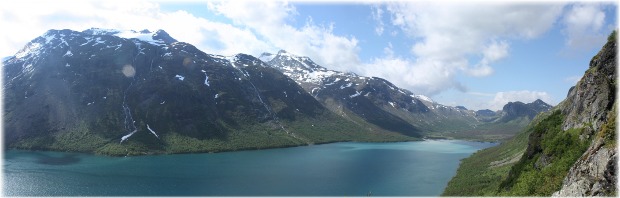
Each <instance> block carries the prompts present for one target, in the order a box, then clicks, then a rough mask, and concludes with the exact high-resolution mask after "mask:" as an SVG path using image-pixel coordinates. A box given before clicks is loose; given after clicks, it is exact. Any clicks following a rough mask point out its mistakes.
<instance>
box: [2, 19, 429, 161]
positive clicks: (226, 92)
mask: <svg viewBox="0 0 620 198" xmlns="http://www.w3.org/2000/svg"><path fill="white" fill-rule="evenodd" d="M3 65H4V66H3V68H4V70H3V75H4V79H5V81H4V84H3V95H4V102H5V104H4V109H3V111H4V112H3V114H4V115H5V116H4V120H3V121H4V132H5V134H4V135H5V136H4V137H5V138H4V140H5V145H8V146H9V147H12V148H24V149H52V150H69V151H82V152H96V153H101V154H113V155H125V154H143V153H178V152H212V151H222V150H238V149H251V148H268V147H281V146H293V145H304V144H313V143H322V142H333V141H386V140H388V141H389V140H391V141H395V140H411V139H415V137H416V136H418V134H416V133H408V134H406V135H407V136H405V135H402V134H398V133H394V132H390V131H388V130H380V131H377V130H369V129H365V128H363V127H362V126H361V125H359V124H356V123H354V122H351V121H347V120H345V119H343V118H341V117H340V116H338V115H335V114H334V113H332V112H331V111H329V110H327V109H326V108H325V107H324V106H323V105H322V104H321V103H319V102H318V101H316V100H315V99H314V98H313V97H312V96H311V95H309V94H308V93H307V92H306V91H305V90H304V89H302V88H301V87H299V85H297V83H295V82H294V81H293V80H291V79H290V78H288V77H287V76H285V75H283V74H282V73H281V72H279V71H277V70H276V69H273V68H271V67H269V66H268V65H266V64H265V63H264V62H263V61H261V60H259V59H257V58H255V57H253V56H250V55H245V54H237V55H234V56H220V55H213V54H207V53H204V52H202V51H200V50H198V49H197V48H195V47H194V46H192V45H191V44H188V43H183V42H178V41H177V40H175V39H174V38H172V37H170V36H169V35H168V34H167V33H166V32H165V31H163V30H158V31H156V32H150V31H148V30H143V31H121V30H109V29H96V28H93V29H88V30H85V31H82V32H78V31H73V30H50V31H48V32H46V33H45V34H44V35H42V36H40V37H37V38H35V39H34V40H32V41H31V42H30V43H28V44H27V45H26V46H25V47H24V48H23V49H22V50H20V51H19V52H18V53H16V54H15V55H14V56H12V57H10V58H8V59H7V60H5V61H3Z"/></svg>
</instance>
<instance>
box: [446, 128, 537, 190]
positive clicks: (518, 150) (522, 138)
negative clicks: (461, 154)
mask: <svg viewBox="0 0 620 198" xmlns="http://www.w3.org/2000/svg"><path fill="white" fill-rule="evenodd" d="M531 131H532V130H531V129H529V130H526V131H525V132H523V133H519V134H518V135H516V136H515V137H514V138H512V139H511V140H509V141H506V142H503V143H502V144H500V145H498V146H495V147H491V148H488V149H484V150H480V151H478V152H476V153H474V154H472V156H470V157H468V158H465V159H463V160H462V161H461V165H460V166H459V169H458V170H457V173H456V176H454V178H452V180H450V182H449V183H448V186H447V187H446V189H445V190H444V192H443V194H442V196H493V195H495V192H496V189H498V187H499V184H500V181H502V180H503V179H504V178H506V177H507V176H508V172H509V171H510V167H511V166H512V165H513V164H514V163H516V162H517V161H518V160H519V159H520V158H521V155H522V154H523V152H524V151H525V149H526V146H527V137H528V136H529V134H530V133H531Z"/></svg>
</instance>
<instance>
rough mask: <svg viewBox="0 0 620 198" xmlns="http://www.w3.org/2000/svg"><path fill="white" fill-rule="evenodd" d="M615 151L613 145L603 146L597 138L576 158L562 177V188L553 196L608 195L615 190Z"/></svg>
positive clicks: (616, 165) (602, 142) (616, 164)
mask: <svg viewBox="0 0 620 198" xmlns="http://www.w3.org/2000/svg"><path fill="white" fill-rule="evenodd" d="M617 158H618V157H617V151H616V149H615V147H613V148H608V147H605V146H604V141H602V140H600V139H599V140H598V141H596V142H595V143H594V145H592V146H591V147H590V148H588V151H586V153H584V155H583V157H582V159H580V160H578V161H577V162H576V163H575V165H573V167H572V168H571V169H570V171H569V173H568V176H567V177H566V178H565V179H564V182H563V185H562V189H561V190H560V191H558V192H555V193H553V196H559V197H575V196H610V195H613V194H614V193H615V192H617V189H615V188H616V180H617V176H616V169H617V167H618V163H617Z"/></svg>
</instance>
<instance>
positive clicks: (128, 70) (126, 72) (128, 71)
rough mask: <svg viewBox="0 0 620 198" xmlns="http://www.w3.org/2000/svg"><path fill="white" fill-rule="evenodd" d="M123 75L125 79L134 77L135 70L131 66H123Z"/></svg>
mask: <svg viewBox="0 0 620 198" xmlns="http://www.w3.org/2000/svg"><path fill="white" fill-rule="evenodd" d="M123 75H125V77H127V78H131V77H133V76H134V75H136V69H135V68H133V66H131V65H129V64H127V65H125V66H123Z"/></svg>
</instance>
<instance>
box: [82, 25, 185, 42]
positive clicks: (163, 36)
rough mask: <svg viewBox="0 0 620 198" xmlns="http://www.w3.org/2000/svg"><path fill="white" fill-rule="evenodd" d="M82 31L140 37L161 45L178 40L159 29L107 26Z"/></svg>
mask: <svg viewBox="0 0 620 198" xmlns="http://www.w3.org/2000/svg"><path fill="white" fill-rule="evenodd" d="M82 33H85V34H90V35H108V36H118V37H121V38H126V39H138V40H142V41H146V42H149V43H151V44H155V45H160V44H162V42H163V43H165V44H170V43H174V42H177V40H176V39H174V38H172V37H171V36H170V35H169V34H168V33H167V32H166V31H164V30H161V29H159V30H157V31H155V32H151V31H150V30H148V29H144V30H141V31H135V30H117V29H105V28H90V29H87V30H84V31H82Z"/></svg>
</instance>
